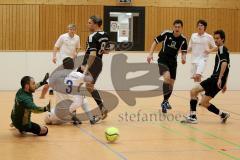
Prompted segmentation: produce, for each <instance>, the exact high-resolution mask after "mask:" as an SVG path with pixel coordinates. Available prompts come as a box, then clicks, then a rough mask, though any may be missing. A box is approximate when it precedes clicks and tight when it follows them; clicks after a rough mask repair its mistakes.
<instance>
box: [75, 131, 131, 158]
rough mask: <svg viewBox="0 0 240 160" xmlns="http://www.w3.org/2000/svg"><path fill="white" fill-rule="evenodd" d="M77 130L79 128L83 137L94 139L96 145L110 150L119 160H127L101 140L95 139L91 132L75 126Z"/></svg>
mask: <svg viewBox="0 0 240 160" xmlns="http://www.w3.org/2000/svg"><path fill="white" fill-rule="evenodd" d="M76 127H77V128H79V129H80V130H81V131H82V132H83V133H84V134H85V135H87V136H89V137H91V138H92V139H94V140H95V141H96V142H97V143H99V144H100V145H101V146H103V147H105V148H107V149H108V150H110V151H111V152H112V153H114V154H115V155H116V156H117V157H118V158H119V159H122V160H127V157H126V156H125V155H123V154H122V153H120V152H119V151H117V150H115V149H113V148H112V147H110V145H109V144H107V143H106V142H103V141H102V140H100V139H99V138H97V137H96V136H95V135H94V134H92V133H91V132H89V131H88V130H86V129H84V128H82V127H80V126H76Z"/></svg>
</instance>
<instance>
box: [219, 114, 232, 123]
mask: <svg viewBox="0 0 240 160" xmlns="http://www.w3.org/2000/svg"><path fill="white" fill-rule="evenodd" d="M229 117H230V114H229V113H227V112H223V113H222V115H221V123H226V121H227V119H228V118H229Z"/></svg>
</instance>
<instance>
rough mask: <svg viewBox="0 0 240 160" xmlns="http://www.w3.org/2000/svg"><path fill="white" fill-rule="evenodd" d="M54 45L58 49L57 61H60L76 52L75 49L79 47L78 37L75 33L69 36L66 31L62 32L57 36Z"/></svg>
mask: <svg viewBox="0 0 240 160" xmlns="http://www.w3.org/2000/svg"><path fill="white" fill-rule="evenodd" d="M55 47H57V48H59V49H60V57H59V59H58V61H61V62H62V60H63V59H64V58H66V57H73V54H74V53H76V49H77V48H80V37H79V36H78V35H76V34H74V36H73V37H70V36H69V34H68V33H64V34H62V35H60V36H59V38H58V40H57V41H56V43H55Z"/></svg>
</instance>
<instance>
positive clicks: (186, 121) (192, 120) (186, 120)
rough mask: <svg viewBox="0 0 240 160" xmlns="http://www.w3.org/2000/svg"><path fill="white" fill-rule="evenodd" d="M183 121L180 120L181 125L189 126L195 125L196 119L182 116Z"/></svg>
mask: <svg viewBox="0 0 240 160" xmlns="http://www.w3.org/2000/svg"><path fill="white" fill-rule="evenodd" d="M184 118H185V120H182V121H181V123H190V124H197V123H198V121H197V118H193V117H192V116H191V115H189V116H184Z"/></svg>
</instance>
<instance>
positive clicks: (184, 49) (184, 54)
mask: <svg viewBox="0 0 240 160" xmlns="http://www.w3.org/2000/svg"><path fill="white" fill-rule="evenodd" d="M180 49H181V53H182V56H181V58H182V64H185V63H186V55H187V49H188V45H187V40H186V39H185V40H184V41H183V43H182V45H181V48H180Z"/></svg>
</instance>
